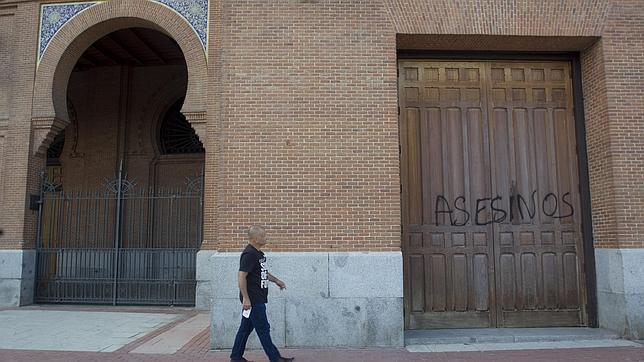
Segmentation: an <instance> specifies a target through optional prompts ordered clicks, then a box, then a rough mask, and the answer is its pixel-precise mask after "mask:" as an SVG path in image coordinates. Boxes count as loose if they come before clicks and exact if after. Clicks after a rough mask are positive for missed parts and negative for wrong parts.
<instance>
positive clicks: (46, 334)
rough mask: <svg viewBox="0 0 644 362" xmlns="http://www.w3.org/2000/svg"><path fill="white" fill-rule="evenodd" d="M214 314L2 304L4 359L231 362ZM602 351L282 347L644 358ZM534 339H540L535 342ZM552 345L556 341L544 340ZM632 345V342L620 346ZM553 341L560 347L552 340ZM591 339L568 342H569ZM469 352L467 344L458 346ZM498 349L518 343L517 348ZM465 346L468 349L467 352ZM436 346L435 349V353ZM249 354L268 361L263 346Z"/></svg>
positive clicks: (341, 360) (451, 357) (403, 355)
mask: <svg viewBox="0 0 644 362" xmlns="http://www.w3.org/2000/svg"><path fill="white" fill-rule="evenodd" d="M209 324H210V322H209V315H208V313H203V312H197V311H194V310H192V309H181V308H178V309H175V308H156V309H155V308H141V307H132V308H130V307H119V308H110V307H77V306H72V307H60V306H33V307H25V308H16V309H0V361H1V362H4V361H39V362H40V361H46V362H57V361H60V362H63V361H64V362H68V361H217V362H220V361H226V362H227V361H228V360H229V359H228V354H229V352H228V351H210V350H209V346H210V328H209ZM618 342H620V343H617V344H614V343H613V344H606V345H607V346H611V347H602V348H596V346H597V345H601V343H600V344H597V343H598V342H593V343H594V344H593V343H590V342H589V343H588V344H586V345H587V346H588V347H589V348H565V349H562V348H557V349H547V348H548V345H547V344H539V343H535V344H533V345H530V344H526V345H524V346H522V348H532V347H531V346H534V347H535V348H546V349H523V350H502V351H499V350H491V349H494V348H495V347H494V346H492V348H491V347H490V346H484V345H481V346H477V345H476V344H465V347H467V348H470V349H471V350H472V351H470V352H449V348H450V345H443V346H440V347H441V348H442V349H440V350H438V349H435V348H434V349H432V348H423V347H425V346H420V345H419V346H411V347H409V348H408V349H321V350H314V349H306V350H298V349H293V350H282V353H283V355H285V356H294V357H296V361H298V362H306V361H310V362H326V361H329V362H345V361H346V362H358V361H361V362H384V361H387V362H396V361H400V362H402V361H411V362H414V361H507V362H511V361H544V362H545V361H548V362H550V361H611V362H617V361H619V362H621V361H644V346H642V345H640V344H637V343H633V342H629V341H621V340H620V341H618ZM533 343H534V342H533ZM545 343H553V342H545ZM615 345H625V346H629V347H614V346H615ZM552 346H557V345H556V344H552ZM571 346H572V347H576V346H584V344H578V345H568V347H571ZM456 347H458V349H459V350H463V345H461V346H456ZM497 347H498V348H503V349H508V348H516V347H517V345H516V344H515V345H512V346H503V345H502V344H498V345H497ZM467 348H466V349H467ZM432 350H434V352H431V351H432ZM245 357H246V358H248V359H250V360H254V361H256V362H260V361H267V359H266V356H265V355H264V354H263V352H262V351H250V352H248V353H246V356H245Z"/></svg>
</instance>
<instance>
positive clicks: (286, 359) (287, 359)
mask: <svg viewBox="0 0 644 362" xmlns="http://www.w3.org/2000/svg"><path fill="white" fill-rule="evenodd" d="M294 360H295V357H280V359H278V360H277V361H278V362H291V361H294Z"/></svg>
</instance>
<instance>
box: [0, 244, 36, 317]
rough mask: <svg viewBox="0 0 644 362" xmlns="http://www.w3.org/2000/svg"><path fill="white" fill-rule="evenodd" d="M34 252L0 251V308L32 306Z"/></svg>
mask: <svg viewBox="0 0 644 362" xmlns="http://www.w3.org/2000/svg"><path fill="white" fill-rule="evenodd" d="M35 265H36V251H35V250H0V306H2V307H15V306H20V305H27V304H32V303H33V300H34V276H35Z"/></svg>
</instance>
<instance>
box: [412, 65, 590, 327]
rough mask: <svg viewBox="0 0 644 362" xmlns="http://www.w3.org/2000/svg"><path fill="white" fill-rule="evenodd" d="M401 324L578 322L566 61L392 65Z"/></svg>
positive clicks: (579, 283)
mask: <svg viewBox="0 0 644 362" xmlns="http://www.w3.org/2000/svg"><path fill="white" fill-rule="evenodd" d="M399 106H400V117H399V124H400V138H401V178H402V219H403V255H404V269H405V320H406V325H407V328H409V329H422V328H468V327H536V326H582V325H585V324H586V314H585V298H586V297H585V275H584V268H583V250H582V237H581V210H580V202H579V182H578V171H577V155H576V143H575V126H574V119H573V102H572V89H571V77H570V65H569V63H567V62H512V61H505V62H503V61H499V62H496V61H487V62H473V61H467V62H445V61H402V62H400V64H399Z"/></svg>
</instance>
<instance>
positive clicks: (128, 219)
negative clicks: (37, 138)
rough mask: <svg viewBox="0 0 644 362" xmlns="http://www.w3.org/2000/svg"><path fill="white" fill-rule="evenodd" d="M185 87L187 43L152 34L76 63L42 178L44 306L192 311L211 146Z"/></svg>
mask: <svg viewBox="0 0 644 362" xmlns="http://www.w3.org/2000/svg"><path fill="white" fill-rule="evenodd" d="M187 82H188V74H187V67H186V64H185V59H184V56H183V53H182V51H181V49H180V48H179V46H178V44H177V43H176V42H175V41H174V40H173V39H171V38H169V37H168V36H166V35H164V34H162V33H160V32H157V31H154V30H150V29H144V28H126V29H121V30H118V31H115V32H113V33H110V34H108V35H106V36H104V37H103V38H101V39H99V40H97V41H96V42H95V43H94V44H93V45H91V46H90V47H89V48H88V49H87V50H86V51H85V52H84V53H83V55H82V56H81V57H80V58H79V59H78V61H77V63H76V66H75V68H74V71H73V72H72V74H71V76H70V79H69V84H68V102H67V103H68V112H69V115H70V124H69V126H67V127H66V129H65V130H64V131H63V132H61V133H60V134H58V135H57V137H56V138H55V140H54V142H53V143H52V145H51V146H50V148H49V150H48V152H47V168H46V170H44V173H43V183H42V184H43V186H42V191H41V204H40V212H39V214H40V222H39V228H40V229H39V232H38V255H39V257H38V275H37V283H36V284H37V285H36V301H37V302H46V303H109V304H168V305H192V304H194V293H195V261H196V260H195V259H196V252H197V251H198V250H199V246H200V241H201V230H202V183H203V165H204V155H205V150H204V147H203V144H202V143H201V141H200V140H199V138H198V137H197V135H196V133H195V131H194V129H193V128H192V127H191V126H190V123H189V122H188V121H187V120H186V118H185V117H184V116H183V115H182V114H181V107H182V105H183V99H184V97H185V94H186V88H187Z"/></svg>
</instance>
